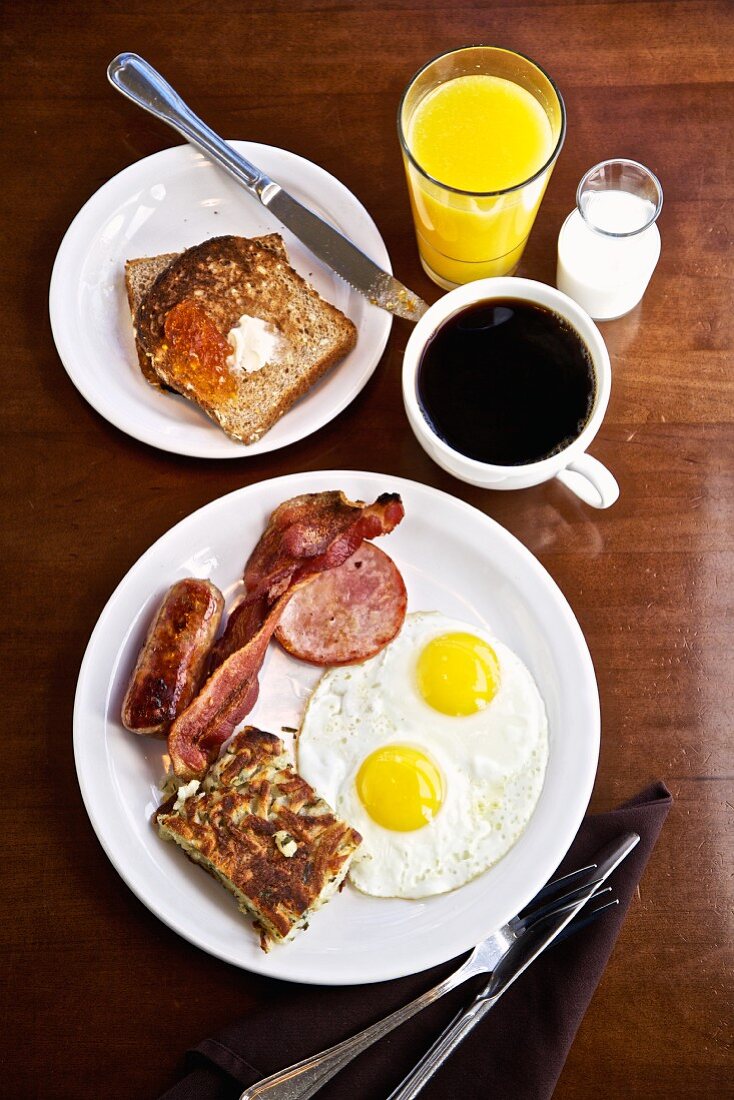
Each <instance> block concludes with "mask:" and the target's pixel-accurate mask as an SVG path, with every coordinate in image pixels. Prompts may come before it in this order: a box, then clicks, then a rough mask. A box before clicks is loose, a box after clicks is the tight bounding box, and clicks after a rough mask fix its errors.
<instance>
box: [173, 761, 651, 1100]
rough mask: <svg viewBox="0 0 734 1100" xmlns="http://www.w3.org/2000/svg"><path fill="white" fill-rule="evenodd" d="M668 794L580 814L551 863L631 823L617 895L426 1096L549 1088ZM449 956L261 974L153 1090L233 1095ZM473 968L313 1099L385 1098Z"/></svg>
mask: <svg viewBox="0 0 734 1100" xmlns="http://www.w3.org/2000/svg"><path fill="white" fill-rule="evenodd" d="M671 802H672V799H671V796H670V792H669V791H668V790H667V788H666V786H665V784H664V783H662V782H658V783H654V784H652V785H651V786H650V787H647V788H646V789H645V790H643V791H641V792H640V794H638V795H637V796H636V797H635V798H633V799H631V800H630V801H629V802H626V803H624V804H623V805H622V806H620V807H619V808H618V809H616V810H612V811H611V812H609V813H603V814H590V815H588V816H587V817H586V818H585V819H584V821H583V822H582V824H581V828H580V829H579V831H578V833H577V835H576V839H575V840H574V842H573V844H572V845H571V847H570V849H569V851H568V854H567V855H566V857H565V859H564V860H563V862H562V863H561V865H560V868H559V873H561V874H563V873H567V872H569V871H572V870H574V869H575V868H576V867H580V866H582V865H583V864H585V863H588V862H589V861H590V859H591V857H592V856H593V854H594V852H595V851H596V850H597V849H598V848H600V847H601V846H602V845H603V844H606V843H607V842H608V841H610V840H613V839H614V838H615V837H616V836H618V835H619V834H620V833H623V832H627V831H634V832H637V833H639V834H640V838H641V839H640V843H639V844H638V845H637V847H636V848H635V849H634V850H633V851H632V853H631V854H630V855H629V856H628V857H627V859H626V860H625V861H624V863H623V864H622V865H621V866H620V867H619V868H618V870H617V871H615V873H614V874H613V875H612V877H611V878H610V880H609V885H611V886H612V887H613V888H614V893H615V895H616V896H617V897H618V898H619V905H618V906H617V907H616V908H614V909H610V910H608V911H607V913H605V914H604V916H603V917H601V918H600V919H599V920H597V921H594V922H593V924H591V925H589V926H588V927H587V928H584V929H582V930H581V931H579V932H578V934H577V935H573V936H569V937H568V939H566V940H565V941H564V942H563V943H561V944H559V945H558V946H556V947H551V948H549V950H548V951H546V952H545V953H544V954H543V956H542V957H541V958H540V959H538V961H537V962H535V963H533V965H532V966H531V967H530V969H529V970H528V971H527V973H526V974H523V975H522V977H521V978H519V979H518V981H517V983H516V984H515V985H513V986H512V988H511V989H510V990H509V991H508V992H507V994H506V995H505V996H504V997H503V998H502V1000H501V1001H500V1002H499V1004H498V1005H497V1007H496V1008H494V1009H492V1011H491V1012H490V1013H489V1015H488V1016H487V1018H486V1019H485V1020H484V1021H483V1023H481V1024H479V1025H478V1027H477V1028H476V1029H475V1030H474V1031H473V1032H472V1034H471V1035H470V1036H469V1037H468V1038H467V1039H466V1040H465V1042H464V1043H463V1044H462V1046H461V1047H459V1049H458V1050H457V1051H456V1052H455V1053H454V1054H453V1055H452V1057H451V1059H450V1060H449V1061H448V1062H447V1064H446V1065H445V1066H444V1067H442V1069H441V1070H439V1071H438V1073H437V1074H436V1075H435V1077H434V1078H433V1079H432V1081H431V1082H430V1083H429V1084H428V1085H427V1086H426V1088H425V1089H424V1091H423V1093H422V1094H421V1095H422V1096H425V1097H426V1100H448V1098H450V1097H457V1096H461V1097H462V1100H473V1098H476V1100H480V1098H482V1100H485V1098H486V1097H487V1096H492V1097H495V1098H496V1100H546V1098H547V1097H549V1096H551V1094H552V1093H553V1090H554V1088H555V1085H556V1082H557V1080H558V1077H559V1075H560V1072H561V1070H562V1068H563V1064H564V1062H565V1060H566V1056H567V1054H568V1051H569V1049H570V1047H571V1043H572V1042H573V1040H574V1036H575V1035H576V1032H577V1030H578V1027H579V1025H580V1023H581V1020H582V1019H583V1016H584V1013H585V1011H586V1009H587V1006H588V1004H589V1001H590V1000H591V997H592V995H593V993H594V990H595V989H596V986H597V984H598V982H599V979H600V978H601V975H602V973H603V971H604V967H605V966H606V964H607V961H608V959H609V955H610V954H611V951H612V948H613V947H614V943H615V941H616V939H617V935H618V934H619V930H620V928H621V925H622V921H623V920H624V917H625V914H626V912H627V908H628V906H629V904H630V901H631V899H632V896H633V894H634V892H635V889H636V887H637V883H638V882H639V880H640V877H641V875H642V872H643V871H644V869H645V864H646V863H647V860H648V858H649V856H650V853H651V852H652V849H653V847H654V846H655V842H656V840H657V838H658V834H659V832H660V829H661V827H662V825H663V822H664V821H665V818H666V816H667V813H668V810H669V809H670V805H671ZM553 877H555V875H554V876H553ZM285 950H287V948H286V949H285ZM459 962H460V960H459V959H454V960H453V961H452V962H449V963H443V964H442V965H441V966H437V967H434V968H433V970H428V971H423V972H422V973H421V974H414V975H412V976H411V977H409V978H401V979H400V980H396V981H392V982H381V983H379V984H377V985H363V986H339V987H323V986H318V987H315V986H303V985H292V984H290V983H286V982H276V981H273V983H272V987H271V999H270V1001H269V1002H268V1004H267V1005H266V1006H265V1007H262V1008H259V1009H257V1010H255V1011H253V1012H251V1013H250V1014H249V1015H247V1016H245V1017H243V1018H242V1019H241V1020H238V1021H237V1022H236V1023H234V1024H232V1025H231V1026H230V1027H228V1028H226V1029H225V1030H224V1031H222V1032H220V1034H219V1035H217V1036H215V1037H214V1038H212V1039H204V1040H203V1042H201V1043H199V1045H198V1047H197V1048H196V1049H195V1050H193V1051H189V1053H188V1055H187V1060H186V1065H187V1068H188V1070H189V1072H188V1074H187V1076H186V1077H184V1078H183V1079H182V1080H181V1081H179V1082H178V1084H176V1085H174V1087H173V1088H172V1089H169V1091H168V1092H166V1093H165V1094H164V1096H162V1097H161V1098H160V1100H236V1098H237V1097H238V1096H239V1094H240V1092H241V1091H242V1089H243V1088H245V1086H247V1085H252V1084H254V1083H255V1082H256V1081H258V1080H260V1078H261V1077H265V1076H267V1075H268V1074H270V1073H273V1072H274V1071H275V1070H277V1069H282V1068H284V1067H285V1066H288V1065H290V1064H291V1063H293V1062H297V1061H299V1060H300V1059H301V1058H305V1057H307V1056H308V1055H311V1054H315V1053H316V1052H317V1051H319V1050H322V1049H324V1048H325V1047H328V1046H331V1045H332V1044H333V1043H336V1042H339V1041H340V1040H342V1039H345V1038H347V1037H348V1036H349V1035H353V1034H354V1033H355V1032H356V1031H359V1030H361V1029H362V1028H363V1027H366V1026H367V1025H368V1024H371V1023H374V1022H375V1021H376V1020H378V1019H380V1018H381V1017H383V1016H386V1015H387V1014H388V1013H389V1012H392V1011H393V1010H394V1009H396V1008H398V1007H399V1006H400V1005H402V1004H405V1003H406V1002H407V1001H410V1000H412V999H413V998H414V997H417V996H418V995H419V994H420V993H423V992H424V991H425V990H426V989H429V988H430V987H431V986H432V985H435V984H436V982H438V981H440V980H441V979H442V978H443V977H445V976H446V975H447V974H448V973H450V972H451V971H452V970H453V969H455V968H456V966H457V965H458V963H459ZM485 980H486V979H483V978H475V979H473V980H472V981H470V982H467V983H465V984H464V985H462V986H460V987H459V988H458V989H455V990H453V991H452V992H451V993H449V994H447V995H446V996H445V997H443V998H441V1000H440V1001H438V1002H436V1004H434V1005H431V1006H430V1008H427V1009H424V1011H423V1012H420V1013H419V1014H418V1015H417V1016H416V1017H414V1018H413V1019H412V1020H409V1021H408V1022H407V1023H405V1024H403V1025H402V1027H399V1028H397V1029H396V1030H395V1031H393V1032H392V1034H391V1035H389V1036H387V1037H386V1038H384V1039H382V1040H380V1041H379V1042H377V1043H376V1044H375V1045H374V1046H372V1047H370V1048H369V1050H368V1051H366V1052H365V1053H364V1054H361V1055H360V1056H359V1057H358V1058H357V1059H356V1060H355V1061H354V1062H352V1063H351V1064H350V1065H349V1066H347V1068H346V1069H344V1070H343V1071H342V1072H341V1073H339V1074H337V1076H336V1077H334V1078H332V1080H331V1081H330V1082H329V1083H328V1084H327V1085H326V1086H325V1087H324V1088H323V1089H322V1090H321V1092H320V1093H319V1094H318V1095H319V1100H338V1098H342V1100H344V1098H347V1100H385V1097H386V1096H388V1095H389V1093H390V1092H391V1091H392V1089H393V1088H394V1087H395V1086H396V1085H397V1084H398V1083H399V1082H400V1081H401V1080H402V1078H403V1077H404V1076H405V1074H406V1073H408V1072H409V1070H410V1069H412V1067H413V1066H414V1065H415V1063H416V1062H417V1061H418V1059H419V1058H420V1057H421V1055H422V1054H423V1053H424V1051H425V1050H426V1049H427V1048H428V1047H429V1046H430V1044H431V1043H432V1042H433V1040H434V1039H435V1038H436V1036H437V1035H438V1033H439V1032H440V1031H441V1030H442V1029H443V1028H444V1027H445V1026H446V1024H448V1023H449V1021H450V1020H451V1019H452V1017H453V1016H454V1014H455V1013H456V1012H457V1011H458V1009H459V1008H461V1007H462V1006H463V1005H465V1004H466V1003H467V1002H468V1001H469V1000H470V999H471V997H472V996H473V995H474V993H475V992H476V991H477V990H478V989H479V988H481V986H482V985H483V984H484V981H485Z"/></svg>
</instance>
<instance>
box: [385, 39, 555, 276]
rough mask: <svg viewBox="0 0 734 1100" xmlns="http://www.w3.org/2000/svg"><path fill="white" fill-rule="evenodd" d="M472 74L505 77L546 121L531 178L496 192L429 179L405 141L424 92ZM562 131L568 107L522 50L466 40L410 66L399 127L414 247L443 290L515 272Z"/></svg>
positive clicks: (407, 141) (399, 117)
mask: <svg viewBox="0 0 734 1100" xmlns="http://www.w3.org/2000/svg"><path fill="white" fill-rule="evenodd" d="M478 74H481V75H487V76H494V77H500V78H503V79H505V80H508V81H510V82H511V83H514V84H517V85H519V86H520V87H521V88H524V89H525V91H527V92H530V94H531V95H532V96H534V98H535V99H536V100H537V101H538V103H539V104H540V105H541V107H542V108H543V110H544V111H545V113H546V116H547V118H548V121H549V122H550V127H551V135H552V142H553V145H552V152H551V154H550V156H548V157H547V158H546V159H545V161H544V163H543V164H541V166H540V167H539V168H538V170H537V171H536V172H535V173H534V174H533V175H532V176H530V178H528V179H519V180H517V182H516V183H514V184H513V185H512V186H509V187H506V188H505V189H503V190H500V191H483V192H477V191H471V190H461V189H460V188H458V187H455V186H450V185H448V184H446V183H444V182H442V181H441V180H440V179H435V178H434V177H433V176H431V175H429V173H428V172H427V171H426V170H425V169H424V168H423V167H422V166H421V164H420V163H419V162H418V160H417V159H416V157H415V155H414V152H413V149H412V148H411V122H412V120H413V118H414V115H415V112H416V109H417V108H418V106H419V104H420V103H421V102H422V101H423V99H424V98H425V97H426V96H427V95H428V94H429V93H430V92H432V91H433V90H434V89H435V88H437V87H439V85H441V84H443V83H445V82H446V81H449V80H454V79H455V78H457V77H461V76H475V75H478ZM565 133H566V110H565V107H564V103H563V99H562V98H561V94H560V92H559V91H558V88H557V87H556V85H555V84H554V82H553V81H552V80H551V78H550V77H549V76H548V75H547V74H546V73H545V72H544V71H543V70H542V69H541V68H540V66H539V65H536V64H535V62H533V61H531V60H530V59H529V58H527V57H524V56H523V55H522V54H518V53H514V52H513V51H512V50H506V49H502V48H500V47H497V46H465V47H463V48H461V49H457V50H452V51H450V52H448V53H444V54H441V55H440V56H439V57H436V58H434V59H433V60H432V61H429V62H428V63H427V64H426V65H424V66H423V68H422V69H420V70H419V71H418V72H417V73H416V75H415V76H414V77H413V79H412V80H411V81H410V83H409V84H408V86H407V88H406V89H405V91H404V93H403V96H402V99H401V101H400V107H399V110H398V134H399V137H400V144H401V146H402V150H403V162H404V165H405V173H406V176H407V180H408V192H409V195H410V204H411V209H412V212H413V221H414V224H415V231H416V236H417V239H418V251H419V253H420V259H421V263H422V264H423V267H424V269H425V271H426V273H427V274H428V275H429V276H430V278H431V279H433V281H434V282H435V283H438V285H439V286H442V287H444V288H445V289H447V290H448V289H451V288H452V287H455V286H457V285H459V284H461V283H467V282H471V281H472V280H474V279H484V278H487V277H490V276H494V275H511V274H512V273H513V272H514V271H515V269H516V267H517V265H518V263H519V262H520V257H521V256H522V253H523V249H524V248H525V242H526V241H527V238H528V235H529V233H530V230H531V229H532V226H533V222H534V221H535V215H536V213H537V210H538V207H539V205H540V201H541V199H542V198H543V194H544V192H545V188H546V186H547V184H548V180H549V179H550V175H551V172H552V171H553V167H554V165H555V163H556V160H557V159H558V154H559V153H560V151H561V146H562V145H563V139H564V137H565Z"/></svg>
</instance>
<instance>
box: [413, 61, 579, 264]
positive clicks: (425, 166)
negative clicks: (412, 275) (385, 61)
mask: <svg viewBox="0 0 734 1100" xmlns="http://www.w3.org/2000/svg"><path fill="white" fill-rule="evenodd" d="M468 52H470V51H469V50H466V51H457V54H456V55H449V57H452V56H461V55H462V54H463V53H468ZM477 52H481V54H482V57H483V56H484V55H485V54H486V55H489V54H493V55H494V54H499V55H502V59H501V61H502V63H503V64H504V66H505V70H506V71H507V62H506V61H505V59H506V58H512V59H517V62H518V63H522V64H524V65H526V66H527V67H528V68H529V69H532V70H534V71H535V72H536V73H538V74H539V80H540V79H544V80H545V82H546V84H545V85H541V86H540V87H539V94H538V95H537V96H536V95H535V94H533V91H530V90H528V88H527V87H525V86H523V85H521V84H520V83H517V82H516V81H515V80H513V79H510V78H508V77H507V76H503V75H495V73H492V72H481V71H480V72H478V71H477V68H478V67H479V66H478V65H477V64H476V63H474V64H472V65H471V66H469V65H467V66H466V67H467V68H470V69H472V70H473V71H469V72H465V73H463V74H461V75H457V76H454V77H452V78H451V79H447V80H446V79H445V80H443V81H442V82H440V83H438V84H436V82H435V80H433V81H432V82H431V83H430V84H428V88H427V90H426V91H425V93H424V94H422V95H420V91H419V90H417V91H416V92H415V93H414V94H413V99H412V103H411V92H412V89H413V88H414V87H416V86H417V85H418V84H419V81H420V80H421V78H422V76H423V74H424V73H426V71H427V69H430V65H429V66H427V67H426V69H424V70H422V71H421V73H420V74H419V75H418V77H417V78H416V79H415V80H414V82H413V84H412V85H411V86H409V88H408V90H407V91H406V95H405V96H404V99H403V105H402V107H401V123H400V124H401V134H402V137H403V145H404V150H405V152H406V154H407V155H406V156H405V167H406V173H407V176H408V190H409V192H410V200H411V207H412V210H413V218H414V221H415V227H416V234H417V237H418V248H419V251H420V255H421V260H422V262H423V266H424V267H425V268H426V271H427V272H428V274H429V275H430V276H431V277H432V278H433V279H434V280H435V281H436V282H438V283H439V284H441V285H442V286H453V285H456V284H458V283H465V282H469V281H470V280H472V279H481V278H485V277H487V276H492V275H507V274H510V273H511V272H512V271H514V269H515V268H516V266H517V264H518V262H519V260H520V257H521V255H522V252H523V249H524V247H525V242H526V240H527V237H528V235H529V233H530V230H531V228H532V225H533V222H534V220H535V215H536V213H537V210H538V206H539V205H540V201H541V199H542V197H543V193H544V191H545V187H546V184H547V182H548V179H549V177H550V173H551V170H552V167H553V163H554V161H555V155H557V153H558V150H559V149H560V144H561V138H562V133H563V128H564V114H563V109H562V106H561V101H560V97H559V96H558V94H557V92H556V90H555V87H554V86H553V84H552V82H551V81H550V80H549V78H547V77H545V74H544V73H542V70H539V69H537V67H536V66H534V65H533V63H532V62H530V61H528V60H527V59H525V58H520V57H519V55H515V54H512V53H510V52H509V51H505V50H499V49H496V48H494V47H476V48H474V49H473V53H474V54H475V55H476V53H477ZM445 60H446V57H444V58H440V59H437V61H438V62H439V63H440V62H443V61H445ZM431 64H434V63H431ZM509 71H511V70H509ZM527 83H529V84H530V86H531V87H534V82H533V80H532V79H531V80H529V81H527Z"/></svg>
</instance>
